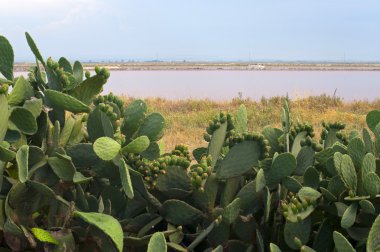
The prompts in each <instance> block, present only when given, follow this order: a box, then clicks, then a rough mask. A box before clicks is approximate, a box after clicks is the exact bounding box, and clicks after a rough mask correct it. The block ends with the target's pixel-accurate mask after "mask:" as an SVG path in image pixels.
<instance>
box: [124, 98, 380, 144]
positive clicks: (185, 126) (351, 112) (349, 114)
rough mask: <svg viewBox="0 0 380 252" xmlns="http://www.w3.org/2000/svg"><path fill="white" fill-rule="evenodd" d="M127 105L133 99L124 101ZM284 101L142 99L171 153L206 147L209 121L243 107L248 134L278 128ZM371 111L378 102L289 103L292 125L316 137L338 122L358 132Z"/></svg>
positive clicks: (318, 100) (326, 100)
mask: <svg viewBox="0 0 380 252" xmlns="http://www.w3.org/2000/svg"><path fill="white" fill-rule="evenodd" d="M123 99H124V100H125V102H126V103H127V104H128V103H130V102H131V101H132V100H133V98H130V97H123ZM283 99H284V97H279V96H276V97H271V98H265V97H263V98H262V99H261V100H260V101H255V100H251V99H243V98H241V97H237V98H234V99H232V100H230V101H223V102H219V101H211V100H207V99H206V100H195V99H187V100H166V99H162V98H148V99H145V101H146V102H147V104H148V106H149V109H150V111H157V112H160V113H161V114H162V115H163V116H164V117H165V119H166V122H167V130H166V132H165V136H164V138H163V141H164V144H165V148H166V149H167V150H171V149H172V148H174V146H175V145H176V144H179V143H182V144H186V145H188V146H189V147H190V149H193V148H196V147H200V146H205V145H206V142H205V141H204V140H203V133H204V132H205V128H206V127H207V124H208V122H209V120H210V119H211V118H212V117H213V116H214V115H216V114H217V113H219V112H220V111H227V112H232V113H233V114H235V112H236V111H237V109H238V107H239V106H240V105H241V104H244V105H245V106H246V107H247V111H248V123H249V130H251V131H256V132H260V131H261V129H262V128H263V127H264V126H267V125H271V126H276V127H280V123H281V107H282V104H283ZM373 109H380V99H377V100H375V101H372V102H369V101H366V100H360V101H352V102H345V101H343V100H342V99H341V98H339V97H335V96H329V95H319V96H310V97H307V98H297V99H295V100H292V101H291V112H292V118H293V121H297V120H299V121H301V122H308V123H310V124H312V125H313V126H314V130H315V132H316V133H317V134H316V135H317V137H318V136H319V133H320V131H321V127H322V126H321V122H322V121H325V122H336V121H341V122H344V123H346V125H347V127H346V130H347V131H348V132H349V131H351V130H353V129H357V130H361V129H362V128H363V127H365V116H366V114H367V113H368V112H369V111H370V110H373Z"/></svg>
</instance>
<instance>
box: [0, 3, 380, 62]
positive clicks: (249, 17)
mask: <svg viewBox="0 0 380 252" xmlns="http://www.w3.org/2000/svg"><path fill="white" fill-rule="evenodd" d="M379 24H380V1H378V0H373V1H372V0H363V1H357V0H314V1H312V0H310V1H307V0H265V1H263V0H261V1H257V0H1V3H0V34H2V35H4V36H6V37H7V38H8V39H9V40H10V41H11V43H12V45H13V47H14V50H15V56H16V60H17V61H30V60H32V59H33V57H32V54H31V53H30V52H29V50H28V47H27V44H26V41H25V38H24V32H25V31H29V32H30V33H31V35H32V36H33V37H34V39H35V41H36V42H37V44H38V46H39V48H40V51H41V52H42V54H43V56H44V57H48V56H52V57H54V58H58V57H59V56H62V55H64V56H66V57H67V58H69V59H71V60H76V59H79V60H94V61H96V60H107V59H111V60H121V59H125V60H127V59H136V60H149V59H160V60H182V59H186V60H208V61H218V60H223V61H231V60H249V59H254V60H290V61H292V60H315V61H324V60H328V61H342V60H344V58H346V60H347V61H380V25H379Z"/></svg>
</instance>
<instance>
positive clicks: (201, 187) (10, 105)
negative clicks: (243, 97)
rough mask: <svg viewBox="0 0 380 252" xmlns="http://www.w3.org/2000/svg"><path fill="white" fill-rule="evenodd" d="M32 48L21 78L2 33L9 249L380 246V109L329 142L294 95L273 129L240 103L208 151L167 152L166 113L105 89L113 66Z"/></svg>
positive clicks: (2, 213)
mask: <svg viewBox="0 0 380 252" xmlns="http://www.w3.org/2000/svg"><path fill="white" fill-rule="evenodd" d="M26 39H27V42H28V45H29V46H30V48H31V51H32V53H33V54H34V55H35V57H36V65H35V66H33V67H32V68H31V69H30V72H29V74H28V76H27V77H23V76H21V77H17V78H15V77H14V75H13V64H14V62H13V58H14V57H13V49H12V47H11V45H10V44H9V42H8V40H6V38H4V37H2V36H0V73H1V74H2V77H0V114H1V115H2V117H1V119H0V171H1V178H0V187H1V190H0V228H1V230H2V232H1V234H0V240H1V241H2V242H1V244H0V250H2V251H3V250H4V251H82V250H83V251H146V250H147V251H223V250H225V251H276V252H277V251H297V250H300V251H334V250H335V251H363V252H364V251H377V250H378V249H379V246H378V244H379V242H378V236H379V225H380V224H379V217H378V216H379V213H380V211H379V207H378V205H379V197H380V174H379V170H380V169H379V167H380V166H379V164H380V162H379V157H380V147H379V146H380V111H377V110H375V111H371V112H369V113H368V115H367V118H366V121H367V126H368V129H367V128H365V129H364V130H363V134H362V135H361V134H359V133H358V132H357V131H355V132H351V133H350V134H346V133H345V132H344V131H343V129H344V124H341V123H334V124H326V123H324V124H323V126H324V129H323V130H322V133H321V139H320V140H321V142H320V144H317V142H316V141H317V139H315V133H314V130H313V128H312V127H311V126H310V125H309V124H307V123H304V122H298V123H295V124H294V123H293V122H292V115H291V111H290V106H291V104H290V99H289V98H286V99H284V106H283V110H282V113H281V114H282V117H281V118H279V119H280V120H279V122H281V123H282V128H281V129H278V128H273V127H265V128H264V129H263V130H262V133H253V132H249V130H248V129H249V128H250V127H249V122H248V117H247V115H248V111H247V109H246V108H245V107H244V105H241V106H240V107H239V110H238V111H237V114H236V116H233V115H232V113H225V112H224V113H220V114H219V115H217V116H216V117H214V118H213V119H212V120H211V121H210V123H209V125H208V127H207V129H206V132H207V133H206V134H205V135H204V139H205V140H206V141H207V144H206V145H205V146H200V147H199V148H196V149H194V150H193V151H192V154H191V152H190V150H189V148H188V147H187V146H185V145H177V146H176V147H175V148H174V149H173V150H171V151H169V152H167V153H165V150H163V149H162V148H161V146H162V145H160V144H159V142H158V141H160V139H161V138H162V137H163V134H164V130H165V120H164V118H163V117H162V115H161V114H159V113H155V112H153V113H148V111H149V110H148V107H147V105H146V103H145V102H144V101H142V100H134V101H132V102H131V103H129V104H124V102H123V101H122V100H121V99H120V98H118V97H116V96H115V95H113V94H108V95H104V94H101V92H102V90H103V85H105V83H106V82H107V80H108V78H109V76H110V73H109V72H108V70H107V69H105V68H101V67H98V66H97V67H95V69H94V70H95V74H94V75H92V76H91V74H90V72H88V71H86V72H84V70H83V66H82V65H81V63H79V62H78V61H75V62H74V63H73V64H71V62H70V61H69V60H68V59H66V58H63V57H62V58H60V59H59V60H58V62H56V61H54V60H53V59H51V58H49V59H47V60H46V61H45V60H44V58H43V57H42V55H41V53H40V51H39V49H38V48H37V46H36V43H35V42H34V40H33V39H32V37H31V36H30V35H29V34H28V33H26ZM3 77H4V78H3ZM234 118H236V119H234ZM200 137H201V136H200Z"/></svg>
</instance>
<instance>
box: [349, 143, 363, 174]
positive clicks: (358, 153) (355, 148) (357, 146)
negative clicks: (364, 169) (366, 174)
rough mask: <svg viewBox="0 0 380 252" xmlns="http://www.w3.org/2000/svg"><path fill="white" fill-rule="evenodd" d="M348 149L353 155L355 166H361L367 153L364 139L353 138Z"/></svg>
mask: <svg viewBox="0 0 380 252" xmlns="http://www.w3.org/2000/svg"><path fill="white" fill-rule="evenodd" d="M347 151H348V154H349V155H350V156H351V158H352V161H353V163H354V165H355V167H357V168H360V167H361V165H362V160H363V158H364V155H365V154H366V151H365V146H364V143H363V141H362V140H361V139H360V138H354V139H352V140H351V141H350V142H349V144H348V148H347Z"/></svg>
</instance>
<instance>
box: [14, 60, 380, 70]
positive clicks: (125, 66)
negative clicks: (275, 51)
mask: <svg viewBox="0 0 380 252" xmlns="http://www.w3.org/2000/svg"><path fill="white" fill-rule="evenodd" d="M33 65H35V64H30V63H16V64H15V67H14V70H15V72H24V71H28V69H29V68H30V67H31V66H33ZM95 65H99V66H102V67H106V68H108V69H109V70H111V71H380V63H346V64H345V63H193V62H191V63H190V62H189V63H187V62H184V63H178V62H174V63H172V62H141V63H140V62H138V63H136V62H133V63H105V62H99V63H83V66H84V68H85V69H86V70H93V68H94V66H95Z"/></svg>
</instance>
